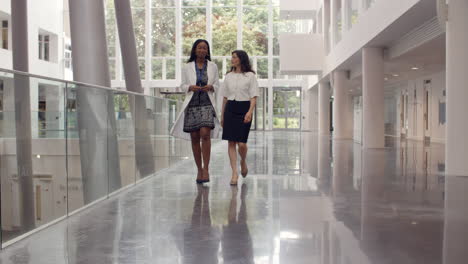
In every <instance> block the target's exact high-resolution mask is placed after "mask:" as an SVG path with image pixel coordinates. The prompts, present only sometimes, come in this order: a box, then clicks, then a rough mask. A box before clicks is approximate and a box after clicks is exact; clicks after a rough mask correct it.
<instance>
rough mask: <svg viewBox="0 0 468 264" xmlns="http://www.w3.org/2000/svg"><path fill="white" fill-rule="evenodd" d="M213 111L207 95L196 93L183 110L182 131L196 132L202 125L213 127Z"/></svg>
mask: <svg viewBox="0 0 468 264" xmlns="http://www.w3.org/2000/svg"><path fill="white" fill-rule="evenodd" d="M215 116H216V115H215V111H214V108H213V105H212V104H211V102H210V101H209V98H208V95H207V94H206V93H205V94H196V95H195V96H194V97H193V98H192V100H191V101H190V103H189V105H188V107H187V110H185V118H184V132H186V133H190V132H196V131H199V130H200V128H202V127H208V128H211V129H213V128H214V127H215V124H214V118H215Z"/></svg>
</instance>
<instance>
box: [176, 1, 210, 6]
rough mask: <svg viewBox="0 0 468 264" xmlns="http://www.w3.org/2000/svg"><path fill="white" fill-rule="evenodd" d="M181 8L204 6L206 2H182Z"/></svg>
mask: <svg viewBox="0 0 468 264" xmlns="http://www.w3.org/2000/svg"><path fill="white" fill-rule="evenodd" d="M182 5H183V6H206V0H183V1H182Z"/></svg>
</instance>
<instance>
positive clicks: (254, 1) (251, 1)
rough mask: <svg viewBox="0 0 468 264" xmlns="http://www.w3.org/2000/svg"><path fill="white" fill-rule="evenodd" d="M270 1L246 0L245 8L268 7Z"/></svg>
mask: <svg viewBox="0 0 468 264" xmlns="http://www.w3.org/2000/svg"><path fill="white" fill-rule="evenodd" d="M268 2H269V0H244V2H243V3H244V6H246V5H268Z"/></svg>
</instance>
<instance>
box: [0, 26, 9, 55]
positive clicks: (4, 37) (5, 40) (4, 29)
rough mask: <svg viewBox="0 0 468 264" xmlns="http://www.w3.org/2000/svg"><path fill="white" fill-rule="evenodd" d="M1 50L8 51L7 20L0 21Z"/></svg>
mask: <svg viewBox="0 0 468 264" xmlns="http://www.w3.org/2000/svg"><path fill="white" fill-rule="evenodd" d="M1 34H2V35H1V37H2V49H8V20H3V21H2V32H1Z"/></svg>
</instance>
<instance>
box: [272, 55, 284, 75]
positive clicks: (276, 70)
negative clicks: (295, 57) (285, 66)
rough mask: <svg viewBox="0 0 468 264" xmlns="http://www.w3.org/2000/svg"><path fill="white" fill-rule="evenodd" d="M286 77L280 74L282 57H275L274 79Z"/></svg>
mask: <svg viewBox="0 0 468 264" xmlns="http://www.w3.org/2000/svg"><path fill="white" fill-rule="evenodd" d="M284 77H285V76H284V75H281V74H280V59H279V58H273V79H284Z"/></svg>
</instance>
